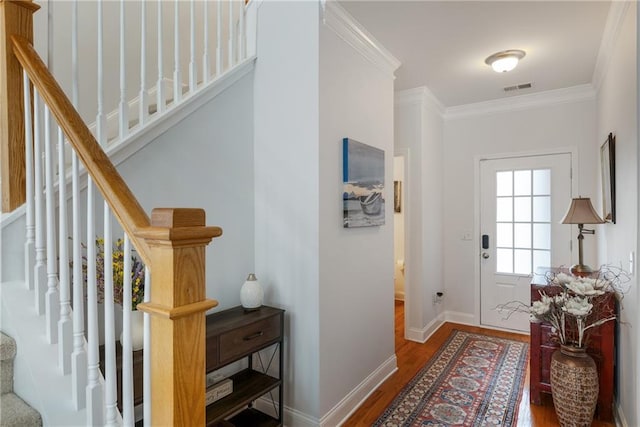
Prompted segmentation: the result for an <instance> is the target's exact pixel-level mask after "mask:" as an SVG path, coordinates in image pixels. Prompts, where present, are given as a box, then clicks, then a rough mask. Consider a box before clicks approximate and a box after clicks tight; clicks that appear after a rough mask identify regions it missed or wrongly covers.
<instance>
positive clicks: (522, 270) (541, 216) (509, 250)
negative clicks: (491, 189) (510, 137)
mask: <svg viewBox="0 0 640 427" xmlns="http://www.w3.org/2000/svg"><path fill="white" fill-rule="evenodd" d="M495 235H496V272H498V273H512V274H514V273H515V274H531V273H532V271H533V269H534V268H536V267H538V266H549V265H550V264H551V170H550V169H526V170H509V171H499V172H496V234H495Z"/></svg>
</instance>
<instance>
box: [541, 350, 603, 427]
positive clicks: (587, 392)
mask: <svg viewBox="0 0 640 427" xmlns="http://www.w3.org/2000/svg"><path fill="white" fill-rule="evenodd" d="M598 391H599V387H598V370H597V368H596V364H595V362H594V361H593V359H592V358H591V356H589V355H588V354H587V353H586V351H585V349H584V348H577V347H572V346H566V345H563V346H561V347H560V349H559V350H556V352H555V353H553V356H552V357H551V393H552V395H553V404H554V406H555V409H556V414H557V415H558V420H559V421H560V425H561V426H562V427H588V426H590V425H591V422H592V420H593V414H594V411H595V409H596V404H597V403H598Z"/></svg>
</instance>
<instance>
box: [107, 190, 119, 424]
mask: <svg viewBox="0 0 640 427" xmlns="http://www.w3.org/2000/svg"><path fill="white" fill-rule="evenodd" d="M113 310H114V303H113V242H112V238H111V211H110V209H109V205H108V204H107V202H106V201H105V202H104V359H105V372H104V373H105V375H104V380H105V411H106V414H105V415H106V416H105V425H107V426H115V425H118V395H117V392H116V377H117V375H118V374H117V372H116V333H115V316H114V313H113Z"/></svg>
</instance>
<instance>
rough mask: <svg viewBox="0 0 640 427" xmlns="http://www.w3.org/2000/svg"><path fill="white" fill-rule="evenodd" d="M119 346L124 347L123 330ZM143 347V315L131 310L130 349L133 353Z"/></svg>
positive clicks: (140, 312)
mask: <svg viewBox="0 0 640 427" xmlns="http://www.w3.org/2000/svg"><path fill="white" fill-rule="evenodd" d="M120 344H122V346H123V347H124V328H123V330H122V333H121V334H120ZM143 347H144V313H143V312H142V311H138V310H133V311H132V312H131V348H133V351H137V350H142V348H143Z"/></svg>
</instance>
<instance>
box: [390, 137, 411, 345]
mask: <svg viewBox="0 0 640 427" xmlns="http://www.w3.org/2000/svg"><path fill="white" fill-rule="evenodd" d="M410 151H411V150H410V149H409V148H408V147H402V148H394V150H393V156H394V157H396V156H402V158H403V159H404V178H403V179H404V182H403V183H402V192H403V197H402V210H403V213H404V236H403V237H402V244H403V246H404V338H405V339H409V338H407V333H408V331H409V328H410V326H409V319H411V316H410V314H412V313H413V310H412V308H411V304H410V301H411V297H412V295H413V290H412V289H411V284H412V281H411V279H412V277H413V275H412V274H411V273H412V263H411V262H410V260H411V257H410V246H411V245H409V237H408V233H407V230H409V228H410V227H409V225H410V222H409V221H410V215H411V213H410V208H409V205H410V203H408V200H409V197H408V196H409V194H410V193H409V191H410V188H411V183H410V180H409V176H410V173H409V168H410V166H409V165H410V164H411V162H410V161H409V155H410ZM405 196H407V197H405ZM393 264H394V265H393V268H394V271H395V254H394V260H393ZM393 298H394V301H395V291H394V296H393ZM394 318H395V317H394ZM394 335H395V329H394Z"/></svg>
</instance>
